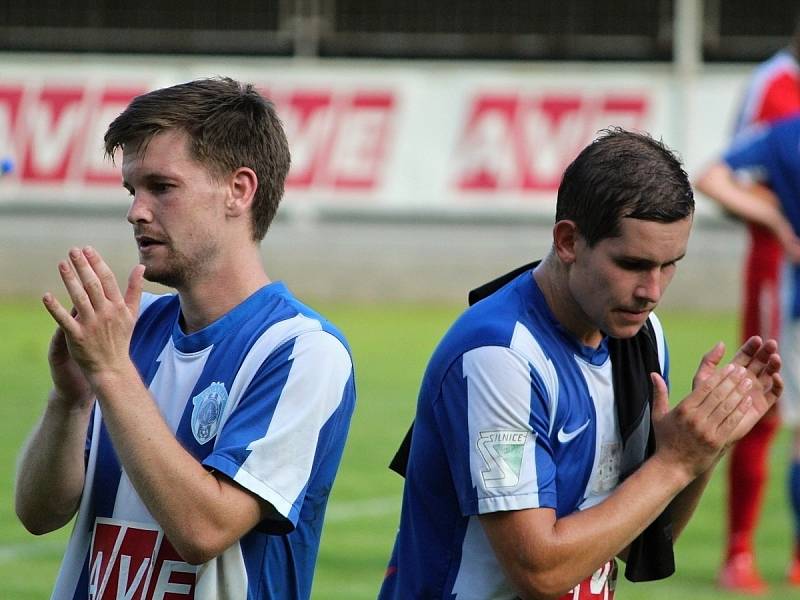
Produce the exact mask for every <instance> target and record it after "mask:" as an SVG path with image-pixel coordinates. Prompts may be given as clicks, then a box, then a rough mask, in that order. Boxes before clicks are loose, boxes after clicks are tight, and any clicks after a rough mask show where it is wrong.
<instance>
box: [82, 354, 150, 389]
mask: <svg viewBox="0 0 800 600" xmlns="http://www.w3.org/2000/svg"><path fill="white" fill-rule="evenodd" d="M87 378H88V379H89V383H90V384H91V386H92V389H93V390H94V391H95V393H96V395H97V397H98V398H106V397H108V395H109V393H110V392H113V391H114V390H117V391H118V390H123V389H128V388H130V387H131V386H132V385H133V382H138V381H141V379H140V377H139V372H138V371H137V370H136V367H135V366H134V365H133V363H132V362H130V361H128V362H126V363H122V364H119V365H115V366H113V367H107V368H105V369H102V370H100V371H97V372H96V373H91V374H87Z"/></svg>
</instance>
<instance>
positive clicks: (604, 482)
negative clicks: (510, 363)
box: [575, 356, 622, 510]
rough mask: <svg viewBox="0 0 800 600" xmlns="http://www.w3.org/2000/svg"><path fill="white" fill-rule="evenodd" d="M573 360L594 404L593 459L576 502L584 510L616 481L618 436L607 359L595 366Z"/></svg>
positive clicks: (601, 496) (612, 385) (612, 386)
mask: <svg viewBox="0 0 800 600" xmlns="http://www.w3.org/2000/svg"><path fill="white" fill-rule="evenodd" d="M575 362H576V363H577V365H578V368H579V369H580V370H581V373H582V374H583V379H584V380H585V381H586V386H587V387H588V389H589V396H590V397H591V399H592V403H593V404H594V412H595V428H596V429H595V438H594V446H595V448H594V462H593V464H592V471H591V476H590V477H589V481H588V482H587V483H586V489H585V490H584V498H585V499H584V501H583V502H582V503H581V506H580V508H581V510H584V509H586V508H589V507H590V506H594V505H596V504H599V503H600V502H602V501H603V500H605V499H606V498H607V497H608V495H609V494H610V493H611V492H612V491H613V489H614V488H615V487H616V486H617V484H618V483H619V471H620V463H621V459H622V436H621V434H620V431H619V422H618V421H617V409H616V405H615V400H614V384H613V382H612V377H611V360H610V359H608V360H606V361H605V362H604V363H603V364H602V365H599V366H597V365H592V364H589V363H587V362H586V361H585V360H583V359H582V358H581V357H580V356H575Z"/></svg>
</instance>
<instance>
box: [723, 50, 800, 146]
mask: <svg viewBox="0 0 800 600" xmlns="http://www.w3.org/2000/svg"><path fill="white" fill-rule="evenodd" d="M797 112H800V64H798V62H797V59H796V58H795V57H794V55H793V54H792V53H791V52H790V51H789V50H788V49H784V50H781V51H780V52H777V53H776V54H775V55H773V56H772V58H770V59H769V60H767V61H765V62H763V63H761V64H760V65H759V66H758V68H757V69H756V70H755V72H754V73H753V75H752V76H751V77H750V80H749V81H748V83H747V88H746V89H745V94H744V99H743V102H742V106H741V108H740V110H739V114H738V117H737V119H736V130H735V132H734V133H735V134H738V133H740V132H741V131H742V130H743V129H746V128H747V127H750V126H751V125H755V124H757V123H771V122H773V121H777V120H778V119H782V118H784V117H788V116H791V115H792V114H794V113H797Z"/></svg>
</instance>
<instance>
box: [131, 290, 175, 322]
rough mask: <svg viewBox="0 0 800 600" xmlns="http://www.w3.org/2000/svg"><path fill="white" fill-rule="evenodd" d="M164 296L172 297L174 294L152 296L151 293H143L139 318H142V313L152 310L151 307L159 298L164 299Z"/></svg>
mask: <svg viewBox="0 0 800 600" xmlns="http://www.w3.org/2000/svg"><path fill="white" fill-rule="evenodd" d="M164 296H172V294H151V293H150V292H142V297H141V299H140V300H139V315H138V316H139V317H141V316H142V313H144V311H146V310H147V309H148V308H150V305H151V304H153V302H155V301H156V300H158V299H159V298H163V297H164Z"/></svg>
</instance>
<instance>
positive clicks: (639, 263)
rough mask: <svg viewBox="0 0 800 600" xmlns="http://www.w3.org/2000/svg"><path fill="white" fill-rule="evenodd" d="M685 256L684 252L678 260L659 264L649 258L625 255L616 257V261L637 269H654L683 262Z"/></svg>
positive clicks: (674, 259)
mask: <svg viewBox="0 0 800 600" xmlns="http://www.w3.org/2000/svg"><path fill="white" fill-rule="evenodd" d="M685 256H686V253H685V252H684V253H683V254H681V255H680V256H678V257H676V258H673V259H672V260H667V261H664V262H658V261H655V260H650V259H649V258H642V257H640V256H625V255H623V256H618V257H616V258H615V261H616V262H617V263H627V264H629V265H633V266H636V267H642V268H645V267H646V268H652V267H662V266H664V265H669V264H672V263H676V262H678V261H680V260H682V259H683V258H684V257H685Z"/></svg>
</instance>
